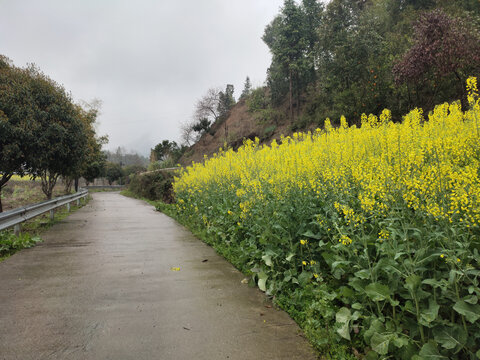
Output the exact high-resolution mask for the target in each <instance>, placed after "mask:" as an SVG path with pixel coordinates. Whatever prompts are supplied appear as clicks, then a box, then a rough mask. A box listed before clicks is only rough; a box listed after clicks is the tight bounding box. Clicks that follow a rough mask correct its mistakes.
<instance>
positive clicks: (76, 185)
mask: <svg viewBox="0 0 480 360" xmlns="http://www.w3.org/2000/svg"><path fill="white" fill-rule="evenodd" d="M75 192H78V177H76V178H75Z"/></svg>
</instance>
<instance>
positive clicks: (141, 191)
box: [128, 171, 173, 203]
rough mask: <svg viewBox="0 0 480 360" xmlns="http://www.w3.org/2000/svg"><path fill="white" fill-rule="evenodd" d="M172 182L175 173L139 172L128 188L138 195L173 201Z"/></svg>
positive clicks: (166, 201)
mask: <svg viewBox="0 0 480 360" xmlns="http://www.w3.org/2000/svg"><path fill="white" fill-rule="evenodd" d="M172 182H173V174H172V173H170V172H165V171H157V172H152V173H147V174H137V175H135V176H134V177H133V178H131V180H130V184H129V187H128V190H129V191H130V192H131V193H132V194H134V195H135V196H136V197H140V198H145V199H148V200H161V201H163V202H165V203H171V202H172V201H173V189H172Z"/></svg>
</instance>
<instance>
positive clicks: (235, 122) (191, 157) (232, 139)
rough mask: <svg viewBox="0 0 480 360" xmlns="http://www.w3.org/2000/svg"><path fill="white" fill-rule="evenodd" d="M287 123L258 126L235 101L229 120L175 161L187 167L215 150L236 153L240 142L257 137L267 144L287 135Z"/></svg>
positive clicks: (253, 118) (216, 125) (205, 135)
mask: <svg viewBox="0 0 480 360" xmlns="http://www.w3.org/2000/svg"><path fill="white" fill-rule="evenodd" d="M289 132H290V128H289V123H288V122H286V121H284V122H282V123H279V124H269V123H262V122H261V121H258V120H257V119H256V118H255V116H254V115H253V114H252V113H250V112H249V111H248V107H247V105H246V104H245V101H239V102H238V103H237V104H236V105H235V106H234V107H233V108H232V110H231V112H230V116H229V117H228V119H227V120H226V121H225V122H224V123H222V124H214V125H213V126H212V129H211V130H210V132H208V133H205V134H203V135H202V137H201V138H200V140H199V141H198V142H197V143H196V144H195V145H193V146H192V147H191V149H190V150H189V151H187V152H186V153H185V154H184V155H183V156H182V157H181V158H180V160H179V162H180V164H182V165H190V164H191V163H192V161H195V162H202V161H203V160H204V156H205V155H206V156H207V157H210V156H212V155H213V154H214V153H216V152H218V149H219V148H225V143H227V147H232V148H234V149H237V148H238V147H240V146H241V145H242V144H243V141H244V139H252V140H253V139H255V137H258V138H259V139H260V142H261V143H266V142H267V143H268V142H270V141H271V140H272V139H274V138H279V137H280V134H285V135H288V134H289Z"/></svg>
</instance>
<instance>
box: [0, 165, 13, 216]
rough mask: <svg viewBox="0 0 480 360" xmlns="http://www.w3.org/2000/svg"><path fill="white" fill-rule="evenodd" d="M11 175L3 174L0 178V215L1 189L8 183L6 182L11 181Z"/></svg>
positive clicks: (0, 207)
mask: <svg viewBox="0 0 480 360" xmlns="http://www.w3.org/2000/svg"><path fill="white" fill-rule="evenodd" d="M12 176H13V174H3V175H2V177H1V178H0V213H1V212H3V206H2V188H3V187H4V186H5V184H6V183H7V182H8V180H10V179H11V177H12Z"/></svg>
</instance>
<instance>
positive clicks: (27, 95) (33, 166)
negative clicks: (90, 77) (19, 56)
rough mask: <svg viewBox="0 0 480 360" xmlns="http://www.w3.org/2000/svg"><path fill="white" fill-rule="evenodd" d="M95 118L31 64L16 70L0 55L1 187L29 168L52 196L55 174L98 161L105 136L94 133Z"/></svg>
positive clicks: (74, 171)
mask: <svg viewBox="0 0 480 360" xmlns="http://www.w3.org/2000/svg"><path fill="white" fill-rule="evenodd" d="M95 119H96V112H94V111H88V112H87V111H85V110H84V109H82V108H81V107H80V106H78V105H75V104H73V102H72V99H71V96H70V95H69V94H68V93H67V92H66V90H65V89H64V88H63V87H62V86H61V85H59V84H57V83H56V82H55V81H53V80H52V79H50V78H49V77H48V76H46V75H45V74H43V73H42V72H41V71H40V70H39V69H38V68H37V67H35V66H34V65H30V66H29V67H28V68H26V69H20V68H16V67H15V66H13V65H12V64H11V62H10V61H9V60H8V59H7V58H5V57H0V175H1V177H0V190H1V188H2V187H3V186H4V185H5V184H6V182H7V181H8V180H9V179H10V178H11V176H12V175H13V174H14V173H17V174H19V175H23V174H25V173H28V174H29V175H31V176H32V177H39V178H40V179H41V181H42V191H43V192H44V194H45V195H46V197H47V198H51V196H52V191H53V187H54V186H55V184H56V182H57V179H58V177H59V176H62V177H64V178H70V179H71V178H73V177H78V176H79V175H81V174H82V172H83V171H84V170H85V171H86V170H87V169H86V168H87V167H88V165H87V164H89V163H95V162H96V165H97V167H99V166H101V157H99V154H100V147H101V143H102V142H103V140H104V138H102V139H96V138H95V131H94V129H93V123H94V121H95ZM90 173H92V169H90ZM1 211H2V208H1V203H0V212H1Z"/></svg>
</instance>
